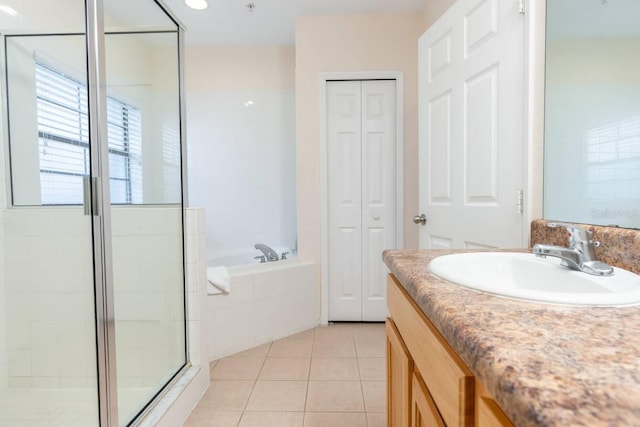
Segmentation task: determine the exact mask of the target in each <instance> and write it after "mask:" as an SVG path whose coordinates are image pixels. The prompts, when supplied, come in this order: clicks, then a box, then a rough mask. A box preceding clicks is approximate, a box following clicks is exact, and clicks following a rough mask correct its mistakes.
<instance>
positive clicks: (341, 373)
mask: <svg viewBox="0 0 640 427" xmlns="http://www.w3.org/2000/svg"><path fill="white" fill-rule="evenodd" d="M309 379H310V380H344V381H348V380H359V379H360V376H359V375H358V363H357V359H356V358H355V357H314V358H313V359H311V373H310V374H309Z"/></svg>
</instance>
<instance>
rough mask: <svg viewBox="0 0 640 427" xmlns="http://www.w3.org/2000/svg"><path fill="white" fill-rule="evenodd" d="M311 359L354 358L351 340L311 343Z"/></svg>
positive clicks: (354, 353)
mask: <svg viewBox="0 0 640 427" xmlns="http://www.w3.org/2000/svg"><path fill="white" fill-rule="evenodd" d="M312 356H313V357H356V349H355V347H354V345H353V338H348V339H340V340H335V341H334V340H326V341H322V340H320V341H318V340H314V341H313V353H312Z"/></svg>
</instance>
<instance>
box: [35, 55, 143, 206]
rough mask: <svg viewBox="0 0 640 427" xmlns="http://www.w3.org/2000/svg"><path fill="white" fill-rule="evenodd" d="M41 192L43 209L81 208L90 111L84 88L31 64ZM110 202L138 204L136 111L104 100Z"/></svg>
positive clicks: (139, 147)
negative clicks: (35, 99)
mask: <svg viewBox="0 0 640 427" xmlns="http://www.w3.org/2000/svg"><path fill="white" fill-rule="evenodd" d="M36 98H37V120H38V144H39V146H38V148H39V161H40V191H41V203H42V204H43V205H78V204H82V203H83V192H82V177H83V176H85V175H88V174H89V172H90V171H89V111H88V94H87V88H86V85H85V84H84V83H82V82H80V81H79V80H76V79H74V78H73V77H71V76H68V75H66V74H64V73H62V72H60V71H58V70H56V69H54V68H52V67H50V66H48V65H47V64H45V63H42V62H36ZM107 130H108V145H109V181H110V188H111V203H114V204H130V203H141V201H142V164H141V155H142V137H141V114H140V110H139V109H137V108H135V107H133V106H131V105H129V104H127V103H124V102H122V101H119V100H117V99H115V98H113V97H107Z"/></svg>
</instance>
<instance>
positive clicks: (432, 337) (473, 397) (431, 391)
mask: <svg viewBox="0 0 640 427" xmlns="http://www.w3.org/2000/svg"><path fill="white" fill-rule="evenodd" d="M387 303H388V305H389V312H390V313H391V318H388V319H387V324H386V332H387V380H388V381H387V387H388V389H387V396H388V398H387V406H388V407H387V416H388V426H389V427H404V426H411V427H421V426H487V427H494V426H495V427H498V426H513V424H512V423H511V421H509V419H508V418H507V417H506V416H505V415H504V413H503V412H502V410H501V409H500V407H498V405H497V403H496V402H495V401H494V400H493V398H492V397H491V396H490V394H489V393H488V392H487V391H486V389H485V388H484V387H483V386H482V384H481V383H480V382H479V381H476V380H475V378H474V376H473V373H472V372H471V371H470V370H469V369H468V368H467V367H466V366H465V364H464V363H463V362H462V360H461V359H460V357H459V356H458V355H457V354H456V353H455V351H454V350H453V349H452V348H451V346H450V345H449V344H448V343H447V342H446V340H445V339H444V338H443V337H442V336H441V335H440V333H439V332H438V331H437V329H436V328H435V327H434V326H433V325H432V324H431V322H430V321H429V319H428V318H427V317H426V316H425V314H424V313H423V312H422V310H420V308H419V307H418V306H417V305H416V303H415V302H414V301H413V299H412V298H411V297H410V296H409V295H408V294H407V292H406V291H405V290H404V288H403V287H402V285H401V284H400V283H399V282H398V281H397V279H396V278H395V277H394V276H393V275H389V277H388V280H387Z"/></svg>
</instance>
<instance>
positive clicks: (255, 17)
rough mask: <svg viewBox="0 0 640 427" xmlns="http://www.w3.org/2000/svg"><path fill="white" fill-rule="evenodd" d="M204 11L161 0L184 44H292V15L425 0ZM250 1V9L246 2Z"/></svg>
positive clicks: (271, 1)
mask: <svg viewBox="0 0 640 427" xmlns="http://www.w3.org/2000/svg"><path fill="white" fill-rule="evenodd" d="M208 2H209V7H208V8H207V9H206V10H203V11H196V10H193V9H190V8H188V7H187V6H185V4H184V0H164V3H165V4H166V5H167V6H168V7H169V9H171V10H172V11H173V12H174V13H175V15H176V16H177V17H178V19H179V20H180V21H181V22H182V24H183V25H184V26H185V27H186V30H187V32H186V44H187V45H189V46H203V45H255V44H276V45H293V44H294V35H295V18H296V17H297V16H306V15H335V14H350V13H383V12H410V11H420V10H422V9H423V8H424V4H425V0H208ZM249 3H253V4H254V5H255V9H254V11H253V12H250V11H249V9H248V8H247V7H246V5H247V4H249Z"/></svg>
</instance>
